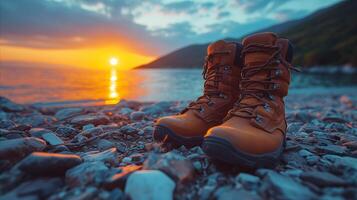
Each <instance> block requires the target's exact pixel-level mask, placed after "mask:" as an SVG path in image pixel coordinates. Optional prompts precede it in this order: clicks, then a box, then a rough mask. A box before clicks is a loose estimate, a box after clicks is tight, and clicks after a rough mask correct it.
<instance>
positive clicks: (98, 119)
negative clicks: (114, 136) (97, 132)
mask: <svg viewBox="0 0 357 200" xmlns="http://www.w3.org/2000/svg"><path fill="white" fill-rule="evenodd" d="M71 123H72V124H77V125H81V126H83V125H86V124H94V125H100V124H108V123H109V118H108V117H107V116H105V115H103V114H88V115H80V116H77V117H74V118H73V119H72V120H71Z"/></svg>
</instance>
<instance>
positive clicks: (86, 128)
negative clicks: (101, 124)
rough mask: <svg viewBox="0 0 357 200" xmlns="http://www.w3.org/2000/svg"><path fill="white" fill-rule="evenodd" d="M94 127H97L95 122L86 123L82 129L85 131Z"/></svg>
mask: <svg viewBox="0 0 357 200" xmlns="http://www.w3.org/2000/svg"><path fill="white" fill-rule="evenodd" d="M92 128H95V126H94V125H93V124H86V125H84V126H83V127H82V130H83V131H86V130H89V129H92Z"/></svg>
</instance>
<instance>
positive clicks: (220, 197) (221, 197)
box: [214, 186, 261, 200]
mask: <svg viewBox="0 0 357 200" xmlns="http://www.w3.org/2000/svg"><path fill="white" fill-rule="evenodd" d="M214 196H215V197H216V199H217V200H236V199H237V198H239V199H244V200H259V199H261V198H260V197H259V196H258V195H257V194H255V193H252V192H249V191H247V190H244V189H238V188H233V187H231V186H224V187H220V188H219V189H218V190H217V191H216V192H215V193H214Z"/></svg>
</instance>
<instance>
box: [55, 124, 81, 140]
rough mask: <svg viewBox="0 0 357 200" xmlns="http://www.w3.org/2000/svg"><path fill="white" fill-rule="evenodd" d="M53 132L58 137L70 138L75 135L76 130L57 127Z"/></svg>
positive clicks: (67, 127)
mask: <svg viewBox="0 0 357 200" xmlns="http://www.w3.org/2000/svg"><path fill="white" fill-rule="evenodd" d="M55 132H56V134H57V135H59V136H62V137H70V136H74V135H75V134H76V133H77V130H76V129H75V128H72V127H69V126H59V127H57V129H56V131H55Z"/></svg>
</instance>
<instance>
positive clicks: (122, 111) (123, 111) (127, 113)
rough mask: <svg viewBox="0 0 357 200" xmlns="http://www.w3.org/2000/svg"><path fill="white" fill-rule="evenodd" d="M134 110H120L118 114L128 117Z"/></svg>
mask: <svg viewBox="0 0 357 200" xmlns="http://www.w3.org/2000/svg"><path fill="white" fill-rule="evenodd" d="M133 111H134V110H132V109H130V108H122V109H120V111H119V114H122V115H129V114H130V113H132V112H133Z"/></svg>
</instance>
